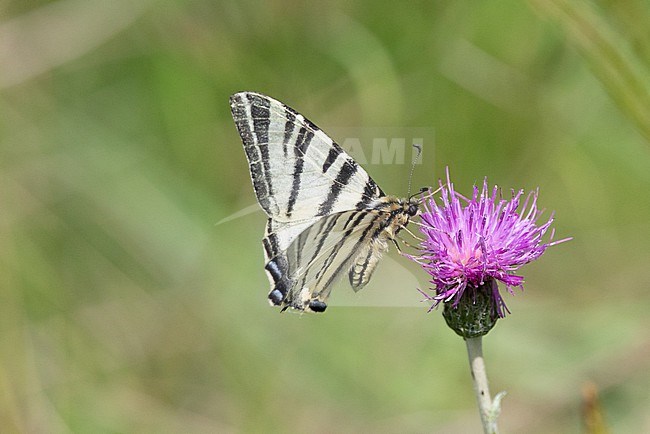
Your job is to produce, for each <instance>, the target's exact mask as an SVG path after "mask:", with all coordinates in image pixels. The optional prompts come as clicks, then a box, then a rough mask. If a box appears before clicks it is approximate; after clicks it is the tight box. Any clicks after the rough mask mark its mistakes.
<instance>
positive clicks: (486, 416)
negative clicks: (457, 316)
mask: <svg viewBox="0 0 650 434" xmlns="http://www.w3.org/2000/svg"><path fill="white" fill-rule="evenodd" d="M465 343H466V344H467V356H468V357H469V367H470V369H471V372H472V380H473V381H474V393H475V394H476V401H477V402H478V409H479V413H480V414H481V423H482V424H483V432H484V433H485V434H498V432H499V429H498V428H497V423H496V415H497V414H498V413H496V414H495V411H494V409H493V408H492V398H491V396H490V389H489V388H488V380H487V373H486V371H485V362H484V361H483V345H482V337H481V336H479V337H477V338H466V339H465ZM497 401H498V400H497Z"/></svg>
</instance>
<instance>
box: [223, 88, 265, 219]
mask: <svg viewBox="0 0 650 434" xmlns="http://www.w3.org/2000/svg"><path fill="white" fill-rule="evenodd" d="M246 104H247V103H246V102H245V101H244V99H243V97H242V95H241V94H236V95H233V96H232V97H231V98H230V106H231V110H232V117H233V119H234V120H235V125H236V126H237V131H238V132H239V135H240V137H241V139H242V143H243V144H244V150H245V151H246V158H248V164H249V167H250V172H251V179H252V181H253V187H254V188H255V195H256V196H257V201H258V202H259V203H260V206H261V207H262V209H264V211H266V212H267V213H270V210H271V208H270V200H269V196H270V195H269V192H268V188H267V184H266V180H265V175H264V171H263V168H262V163H261V162H260V160H261V159H262V158H261V155H260V150H259V147H257V146H255V140H254V138H253V132H252V131H251V128H250V125H249V123H248V114H247V113H246Z"/></svg>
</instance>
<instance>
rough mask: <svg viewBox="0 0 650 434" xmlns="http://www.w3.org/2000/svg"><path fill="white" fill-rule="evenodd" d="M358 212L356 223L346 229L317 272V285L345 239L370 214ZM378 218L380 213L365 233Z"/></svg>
mask: <svg viewBox="0 0 650 434" xmlns="http://www.w3.org/2000/svg"><path fill="white" fill-rule="evenodd" d="M358 214H359V215H358V217H357V218H356V219H354V223H352V225H351V226H350V228H349V229H348V230H347V231H345V234H344V235H343V237H341V240H340V241H339V242H338V243H337V244H336V245H335V246H334V248H333V249H332V251H331V252H330V254H329V256H328V257H327V259H325V262H323V266H322V267H321V269H320V270H319V271H318V273H316V280H317V284H316V286H318V284H319V283H320V280H321V278H322V277H323V276H324V275H325V272H326V271H327V270H328V268H329V267H330V264H331V263H332V262H334V259H336V255H338V253H339V250H340V249H341V246H343V244H344V243H345V241H346V238H347V237H349V236H350V234H351V233H352V232H353V231H354V228H355V227H356V226H357V225H358V224H359V223H361V221H362V220H363V219H364V218H365V217H366V216H367V215H368V214H367V213H363V212H360V213H358ZM377 218H378V215H377V216H374V217H373V220H372V221H371V222H370V224H369V225H368V228H366V230H365V231H364V234H365V233H366V231H368V229H369V228H370V227H371V226H372V225H373V223H374V221H375V220H376V219H377ZM346 224H347V223H346ZM362 238H363V237H362ZM362 238H360V239H359V241H361V240H362ZM355 248H356V246H355ZM326 287H327V286H325V288H326Z"/></svg>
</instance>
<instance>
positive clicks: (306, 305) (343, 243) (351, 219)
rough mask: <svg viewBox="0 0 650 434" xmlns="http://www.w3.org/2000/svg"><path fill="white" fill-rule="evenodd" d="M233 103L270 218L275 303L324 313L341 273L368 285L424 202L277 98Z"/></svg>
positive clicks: (237, 97) (267, 244)
mask: <svg viewBox="0 0 650 434" xmlns="http://www.w3.org/2000/svg"><path fill="white" fill-rule="evenodd" d="M230 108H231V111H232V116H233V119H234V120H235V124H236V125H237V130H238V131H239V135H240V136H241V139H242V142H243V144H244V150H245V151H246V157H247V159H248V164H249V167H250V174H251V179H252V181H253V187H254V188H255V194H256V195H257V200H258V202H259V204H260V205H261V207H262V209H263V210H264V212H266V214H267V215H268V217H269V219H268V221H267V223H266V232H265V234H264V239H263V240H262V244H263V246H264V255H265V261H266V266H265V269H266V273H267V275H268V277H269V281H270V283H271V292H270V293H269V295H268V298H269V301H270V302H271V304H273V305H276V306H282V307H283V310H284V309H286V308H288V307H291V308H293V309H297V310H300V311H309V312H323V311H324V310H325V309H326V308H327V299H328V297H329V294H330V291H331V289H332V284H333V283H334V282H335V281H336V279H337V277H339V276H340V275H341V274H343V273H345V272H347V273H348V275H349V278H350V284H351V285H352V288H353V289H354V290H355V291H358V290H359V289H361V288H363V287H364V286H365V285H366V284H367V283H368V281H369V280H370V277H371V276H372V273H373V271H374V270H375V267H376V266H377V262H378V261H379V259H380V258H381V255H382V254H383V253H384V252H385V251H387V250H388V244H389V242H390V241H393V240H394V239H395V236H396V234H397V233H398V232H399V231H400V230H401V229H402V228H404V227H405V226H406V224H407V223H408V222H409V220H410V219H411V217H413V216H415V215H416V214H417V213H418V209H419V206H418V204H419V202H418V200H417V199H415V198H410V199H400V198H397V197H393V196H386V195H385V194H384V192H383V191H382V190H381V188H379V186H378V185H377V184H376V183H375V181H373V180H372V178H370V176H368V174H367V173H366V171H365V170H363V169H362V168H361V167H360V166H359V165H358V164H357V163H356V162H355V161H354V160H353V159H352V158H351V157H350V156H349V155H348V154H346V153H345V151H343V149H341V147H340V146H339V145H337V144H336V143H335V142H334V141H333V140H332V139H330V138H329V137H328V136H327V135H326V134H325V133H324V132H323V131H321V130H320V129H319V128H318V127H317V126H316V125H314V124H313V123H312V122H311V121H309V120H308V119H306V118H305V117H304V116H302V115H301V114H299V113H298V112H296V111H295V110H293V109H291V108H290V107H287V106H286V105H284V104H282V103H281V102H279V101H276V100H274V99H273V98H269V97H268V96H265V95H261V94H259V93H254V92H240V93H236V94H234V95H232V96H231V97H230Z"/></svg>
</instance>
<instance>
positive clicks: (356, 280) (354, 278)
mask: <svg viewBox="0 0 650 434" xmlns="http://www.w3.org/2000/svg"><path fill="white" fill-rule="evenodd" d="M373 253H375V250H374V249H373V248H372V246H370V248H368V254H367V255H366V259H364V261H363V266H362V267H361V270H360V271H359V272H358V273H353V274H350V284H351V285H352V286H355V287H356V286H359V284H360V283H361V282H363V281H364V278H363V277H364V276H365V275H366V270H367V269H368V264H370V258H371V257H372V255H373ZM352 270H354V268H353V269H352Z"/></svg>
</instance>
